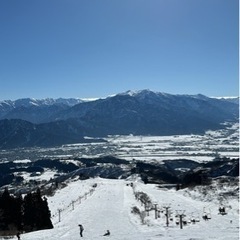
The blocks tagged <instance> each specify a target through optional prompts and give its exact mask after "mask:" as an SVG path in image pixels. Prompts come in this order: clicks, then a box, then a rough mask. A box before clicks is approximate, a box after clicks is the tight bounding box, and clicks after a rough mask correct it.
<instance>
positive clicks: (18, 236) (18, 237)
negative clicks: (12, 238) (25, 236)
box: [16, 232, 20, 240]
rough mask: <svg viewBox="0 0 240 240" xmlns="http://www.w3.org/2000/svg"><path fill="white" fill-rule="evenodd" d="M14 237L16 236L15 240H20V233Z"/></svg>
mask: <svg viewBox="0 0 240 240" xmlns="http://www.w3.org/2000/svg"><path fill="white" fill-rule="evenodd" d="M16 236H17V239H18V240H20V233H19V232H18V233H17V235H16Z"/></svg>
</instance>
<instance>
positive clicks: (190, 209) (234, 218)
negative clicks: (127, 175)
mask: <svg viewBox="0 0 240 240" xmlns="http://www.w3.org/2000/svg"><path fill="white" fill-rule="evenodd" d="M136 179H137V178H135V179H132V181H130V180H129V181H126V180H109V179H101V178H93V179H89V180H85V181H80V180H76V179H75V180H74V181H73V180H72V181H71V182H69V183H68V185H67V186H66V187H65V188H63V189H61V190H58V191H57V192H56V194H55V195H54V196H52V197H49V198H48V203H49V207H50V210H51V212H52V222H53V224H54V229H51V230H44V231H38V232H32V233H27V234H23V235H22V236H21V239H24V240H33V239H34V240H45V239H48V240H57V239H65V240H75V239H80V235H79V227H78V224H82V225H83V226H84V228H85V230H84V232H83V239H89V240H90V239H91V240H95V239H105V238H106V237H104V236H103V234H104V233H105V232H106V230H110V232H111V235H110V237H109V238H110V239H115V240H135V239H138V240H154V239H164V240H173V239H178V240H187V239H188V240H190V239H191V240H193V239H195V240H197V239H198V240H200V239H204V240H206V239H218V240H237V239H238V231H239V227H238V226H239V225H238V217H239V210H238V201H237V199H236V198H234V197H226V198H225V201H224V202H222V201H220V200H219V199H218V197H217V196H218V195H220V194H221V191H223V190H218V194H216V195H215V196H214V195H213V196H211V198H210V197H209V195H208V194H206V193H205V195H203V194H202V195H201V196H202V198H200V197H199V194H200V192H199V191H198V190H196V189H195V190H194V189H192V190H191V191H190V190H179V191H176V190H174V189H172V190H166V189H164V188H163V189H159V188H158V187H157V186H156V185H149V184H146V185H145V184H143V183H141V182H139V181H137V180H136ZM131 183H133V186H131ZM94 185H96V187H93V186H94ZM226 188H229V186H226ZM225 190H226V189H225ZM134 191H135V192H144V193H146V194H147V195H148V197H149V198H150V201H151V202H152V204H153V205H154V204H157V208H159V210H160V212H159V213H160V218H157V219H155V211H154V210H151V211H150V212H149V216H147V215H146V216H144V215H142V219H143V222H144V223H143V224H142V222H141V218H140V217H139V216H138V215H136V214H133V213H132V208H133V207H137V208H138V209H139V210H140V211H141V212H143V211H144V206H141V203H140V202H139V201H138V200H137V199H136V198H135V196H134ZM196 196H197V198H195V197H196ZM198 199H201V200H198ZM220 204H225V205H224V206H225V207H226V211H227V215H219V214H218V208H219V206H220ZM154 206H155V205H154ZM164 207H170V208H169V213H171V214H169V226H168V227H166V216H165V214H164V212H162V211H163V210H164ZM59 209H61V212H60V213H61V214H60V218H59ZM177 213H178V214H181V213H184V214H185V215H186V217H185V220H186V221H187V222H188V223H187V225H184V226H183V229H180V226H179V225H177V224H176V222H178V221H179V219H178V218H177V217H176V214H177ZM203 213H204V214H207V215H208V217H209V218H211V219H209V220H207V221H205V220H203V219H202V215H203ZM194 219H195V222H196V223H193V222H191V221H193V220H194ZM59 220H60V221H59ZM198 221H199V222H198Z"/></svg>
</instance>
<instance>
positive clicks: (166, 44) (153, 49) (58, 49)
mask: <svg viewBox="0 0 240 240" xmlns="http://www.w3.org/2000/svg"><path fill="white" fill-rule="evenodd" d="M238 13H239V6H238V0H40V1H38V0H21V1H18V0H2V1H0V86H1V88H0V89H1V90H0V100H4V99H11V100H14V99H18V98H25V97H32V98H46V97H52V98H58V97H80V98H91V97H105V96H108V95H111V94H115V93H119V92H124V91H127V90H141V89H150V90H153V91H158V92H166V93H172V94H197V93H201V94H204V95H207V96H237V95H238V93H239V84H238V81H239V78H238V77H239V75H238V69H239V65H238V53H239V52H238V21H239V20H238Z"/></svg>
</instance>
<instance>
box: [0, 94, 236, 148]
mask: <svg viewBox="0 0 240 240" xmlns="http://www.w3.org/2000/svg"><path fill="white" fill-rule="evenodd" d="M63 102H64V103H63ZM22 103H23V105H21V106H20V107H17V108H13V109H11V110H10V111H8V112H7V111H5V112H4V110H2V109H1V106H2V105H1V102H0V125H1V126H2V127H1V129H0V148H4V147H17V146H18V144H19V145H21V146H23V147H24V146H48V145H49V146H52V145H61V144H66V143H77V142H82V141H84V138H83V137H84V136H89V137H100V138H101V137H105V136H107V135H128V134H133V135H181V134H202V133H204V132H205V131H207V130H209V129H212V130H216V129H219V128H223V125H222V123H224V122H226V121H238V104H235V103H233V102H229V101H227V100H223V99H216V98H209V97H207V96H204V95H201V94H198V95H173V94H167V93H161V92H153V91H150V90H141V91H127V92H124V93H119V94H115V95H112V96H109V97H107V98H100V99H97V100H94V101H82V100H81V101H80V102H76V104H73V103H74V100H71V102H70V101H69V100H63V99H62V100H61V101H58V102H57V101H53V100H48V101H47V103H48V104H46V102H45V103H43V104H42V105H40V106H39V105H36V104H37V103H39V102H37V100H35V101H33V100H31V99H27V100H26V99H24V100H22ZM71 103H72V104H71ZM28 105H30V106H28ZM1 119H2V120H1ZM4 119H8V121H6V120H4ZM11 119H12V121H10V120H11ZM13 119H14V121H13ZM17 119H18V120H17ZM18 121H19V122H18ZM23 121H26V123H24V122H23ZM30 123H31V124H32V125H31V124H30ZM26 126H29V127H26ZM30 126H31V127H30ZM16 129H18V130H17V131H16ZM18 132H21V134H19V133H18ZM3 136H4V137H3ZM17 140H18V141H19V143H18V141H17Z"/></svg>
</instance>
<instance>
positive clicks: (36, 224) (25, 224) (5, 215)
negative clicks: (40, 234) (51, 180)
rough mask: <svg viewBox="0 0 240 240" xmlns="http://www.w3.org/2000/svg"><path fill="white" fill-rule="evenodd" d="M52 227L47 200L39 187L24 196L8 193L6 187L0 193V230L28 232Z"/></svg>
mask: <svg viewBox="0 0 240 240" xmlns="http://www.w3.org/2000/svg"><path fill="white" fill-rule="evenodd" d="M50 228H53V225H52V222H51V213H50V210H49V207H48V202H47V199H46V198H45V197H42V196H41V192H40V189H37V190H36V192H33V193H28V194H27V195H25V196H24V198H23V197H22V196H21V195H20V196H17V197H16V196H13V195H10V193H9V191H8V189H7V188H5V190H4V192H3V193H2V194H1V195H0V231H4V232H9V233H10V232H12V233H14V232H16V231H20V232H23V231H24V232H30V231H36V230H41V229H50Z"/></svg>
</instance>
